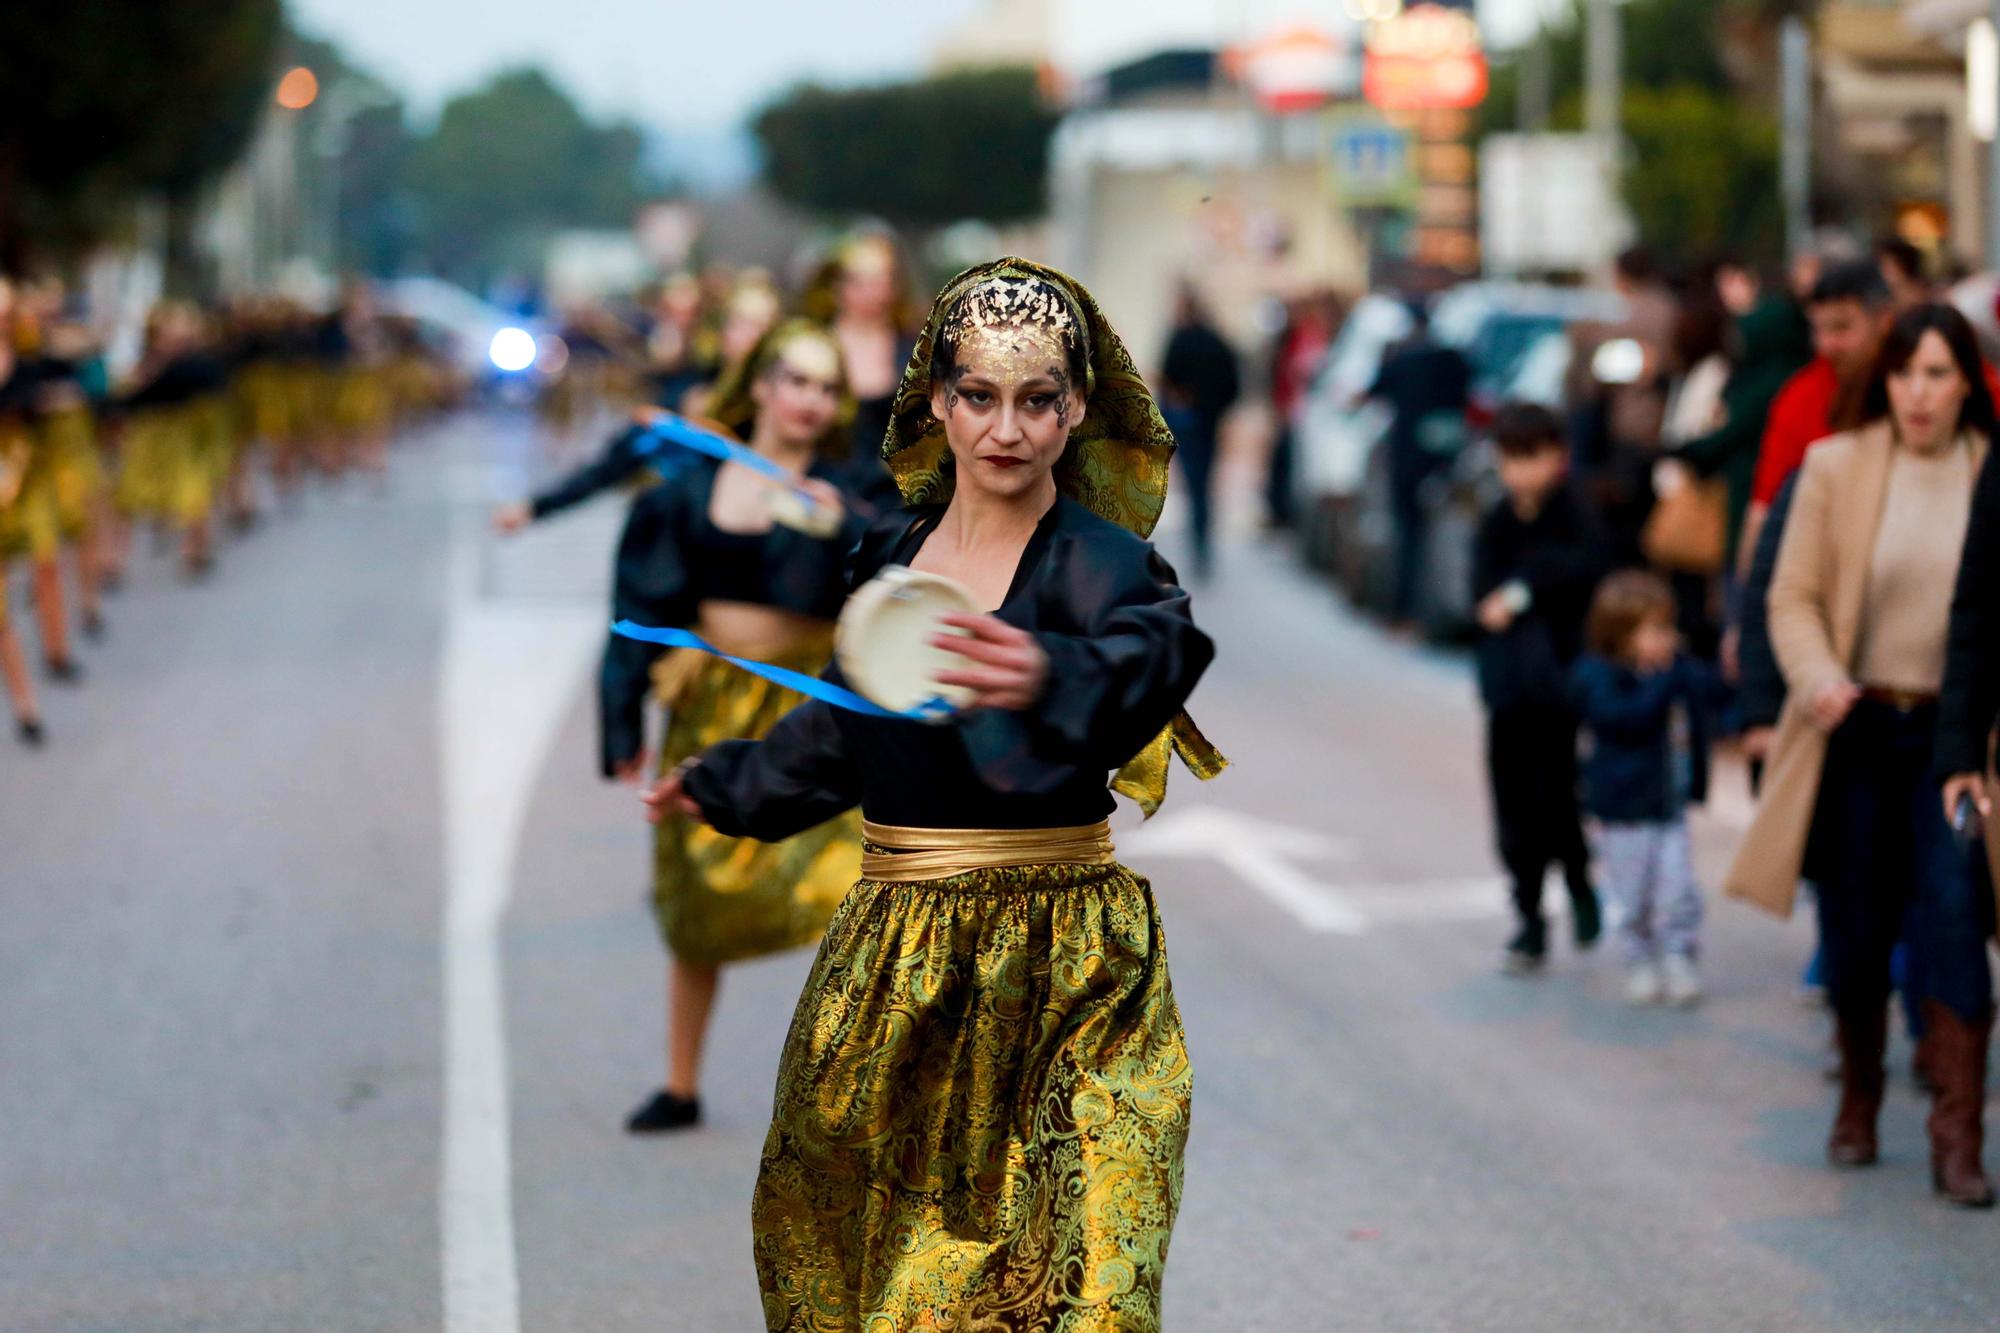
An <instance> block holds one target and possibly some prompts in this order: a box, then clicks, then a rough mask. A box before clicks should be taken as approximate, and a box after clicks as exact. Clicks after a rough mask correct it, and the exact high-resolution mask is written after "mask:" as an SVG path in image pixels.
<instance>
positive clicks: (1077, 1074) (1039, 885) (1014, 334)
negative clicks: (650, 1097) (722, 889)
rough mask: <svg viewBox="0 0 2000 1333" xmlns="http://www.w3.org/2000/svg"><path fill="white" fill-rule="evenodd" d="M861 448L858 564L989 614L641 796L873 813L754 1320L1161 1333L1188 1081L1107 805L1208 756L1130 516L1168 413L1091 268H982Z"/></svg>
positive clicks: (665, 806)
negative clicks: (868, 522) (1086, 277)
mask: <svg viewBox="0 0 2000 1333" xmlns="http://www.w3.org/2000/svg"><path fill="white" fill-rule="evenodd" d="M882 448H883V453H884V456H885V457H886V458H887V459H888V461H889V464H890V467H891V470H892V471H893V472H894V473H895V475H896V478H897V480H898V482H899V483H900V484H901V486H902V488H903V493H904V495H905V496H906V497H907V498H908V499H909V501H910V503H911V505H912V506H913V508H912V509H910V510H906V511H902V512H899V513H896V514H894V515H891V516H889V517H886V518H884V519H882V520H881V521H880V522H878V523H876V524H875V525H874V526H873V527H872V528H871V529H870V530H869V533H868V535H867V536H866V537H865V538H864V539H863V540H862V543H861V545H860V548H859V549H858V551H857V552H856V553H855V556H854V559H853V566H852V577H853V578H854V580H856V581H857V582H858V581H860V580H864V579H868V578H871V577H873V576H874V575H875V574H876V573H877V572H878V571H880V570H882V569H884V568H885V567H887V566H891V565H906V566H909V567H910V568H911V569H913V570H916V571H924V572H929V573H933V574H938V575H942V576H945V577H948V578H952V579H955V580H956V581H958V582H959V583H961V584H963V585H964V586H965V587H966V589H967V591H968V592H969V593H970V594H971V596H972V597H973V599H974V600H975V602H976V604H977V605H979V606H982V607H986V608H990V611H989V612H988V613H986V614H979V615H962V616H951V617H947V618H946V623H947V624H948V625H950V626H951V627H952V628H953V629H954V630H955V631H956V633H951V634H947V635H943V636H941V637H940V638H938V639H937V640H936V643H937V645H938V646H940V647H950V648H952V649H953V650H954V651H956V652H958V653H959V654H961V655H962V656H963V657H965V658H966V659H967V660H966V662H965V664H964V667H963V668H962V669H959V670H952V671H945V672H942V673H940V674H939V675H938V677H937V680H938V681H939V683H940V684H946V685H958V686H962V687H964V688H966V689H968V690H970V691H971V693H972V701H971V703H970V704H969V705H968V706H967V707H966V708H965V709H964V710H963V711H961V712H959V713H958V714H956V715H955V716H954V717H953V718H952V719H951V720H949V721H948V722H944V723H940V724H936V725H931V724H926V723H924V722H917V721H907V720H902V719H895V718H881V717H874V716H868V715H864V714H862V713H859V712H854V711H835V710H834V709H832V708H830V707H829V706H828V705H826V704H824V703H817V702H816V703H810V704H807V705H805V706H803V707H802V708H800V709H798V710H797V711H795V712H793V713H792V714H791V715H790V716H789V717H787V718H786V719H785V720H784V721H782V722H780V723H779V724H778V725H777V726H776V727H774V728H773V729H772V730H771V732H770V733H769V735H768V736H766V738H765V739H764V740H763V742H762V743H758V744H749V743H734V744H728V745H722V746H718V747H716V748H715V749H712V750H710V751H708V753H707V754H705V755H703V756H702V757H701V759H700V760H699V762H697V763H696V764H694V765H692V766H690V767H688V768H686V769H685V770H684V771H683V772H680V773H676V774H673V775H670V776H669V777H668V778H667V779H666V780H665V781H663V782H662V783H661V784H660V785H659V786H658V787H657V788H655V790H654V791H653V792H652V793H651V797H650V799H651V801H652V803H653V804H654V806H655V808H656V809H659V810H672V811H678V812H680V813H681V814H682V815H683V816H685V817H687V818H693V819H700V820H705V821H707V822H709V823H711V824H713V825H714V826H715V827H716V828H717V829H718V830H719V831H721V832H725V833H732V834H740V835H744V836H748V837H754V838H782V837H787V836H790V835H791V834H792V833H794V832H795V831H796V830H798V829H800V828H802V827H805V826H807V825H810V824H813V823H815V822H817V821H820V820H823V819H826V818H828V817H829V816H832V815H835V814H838V813H840V812H842V811H845V810H850V809H852V808H853V807H854V806H855V805H856V804H859V805H860V806H861V807H862V808H863V810H864V812H865V815H866V821H867V822H865V823H864V824H863V837H864V855H863V858H862V868H861V879H860V881H859V882H858V883H857V884H856V885H855V886H854V888H853V889H852V890H851V891H850V892H849V893H848V895H847V897H846V898H845V899H844V900H843V901H842V903H841V906H840V909H839V911H838V912H837V913H836V914H835V916H834V919H833V921H832V923H831V924H830V925H829V926H828V928H827V935H826V940H825V942H824V943H823V944H822V945H821V947H820V953H819V957H818V959H817V960H816V961H815V963H814V965H813V971H812V976H811V978H810V979H809V980H808V981H807V983H806V987H805V993H804V994H803V995H802V996H801V997H800V1000H799V1008H798V1013H797V1016H796V1017H795V1018H794V1019H793V1021H792V1031H791V1036H790V1037H789V1038H788V1039H787V1041H786V1043H785V1053H784V1057H783V1059H782V1061H781V1062H780V1065H779V1069H778V1091H777V1098H776V1106H775V1108H774V1112H773V1118H772V1123H771V1132H770V1135H769V1136H768V1137H767V1138H766V1140H765V1143H764V1158H763V1165H762V1168H761V1170H760V1171H759V1173H758V1177H757V1191H756V1196H755V1202H754V1204H753V1212H752V1218H753V1227H754V1244H755V1253H756V1260H757V1272H758V1277H759V1280H760V1283H761V1285H762V1287H763V1292H764V1317H765V1320H766V1322H767V1324H768V1326H769V1327H770V1328H772V1329H785V1330H792V1331H794V1333H807V1331H808V1330H818V1329H859V1328H881V1329H889V1328H898V1329H919V1328H947V1327H950V1328H981V1329H1000V1328H1010V1329H1028V1328H1034V1329H1045V1330H1055V1329H1071V1330H1081V1329H1085V1328H1092V1329H1122V1330H1128V1333H1139V1331H1140V1330H1151V1331H1154V1333H1156V1331H1157V1330H1158V1328H1159V1327H1160V1281H1161V1276H1162V1273H1163V1271H1164V1267H1165V1262H1166V1253H1167V1241H1168V1237H1169V1234H1170V1233H1171V1231H1172V1228H1173V1222H1174V1213H1175V1210H1176V1208H1177V1207H1178V1205H1179V1202H1180V1193H1181V1155H1182V1150H1183V1148H1184V1146H1185V1144H1186V1140H1187V1130H1188V1105H1189V1089H1190V1076H1189V1071H1188V1060H1187V1050H1186V1047H1185V1045H1184V1043H1183V1040H1182V1035H1181V1022H1180V1013H1179V1011H1178V1010H1177V1009H1176V1007H1175V1005H1174V996H1173V989H1172V986H1171V985H1170V984H1169V982H1168V979H1167V960H1166V954H1165V951H1164V946H1163V945H1162V943H1161V938H1160V924H1159V918H1158V915H1157V914H1156V912H1155V910H1154V905H1153V895H1152V890H1151V889H1150V888H1149V887H1148V886H1147V884H1146V882H1145V881H1144V880H1142V879H1139V878H1137V877H1136V876H1134V875H1133V874H1132V873H1131V872H1130V871H1128V870H1126V869H1125V868H1124V867H1123V866H1121V865H1119V864H1118V863H1117V861H1116V860H1115V859H1114V856H1113V853H1112V849H1111V840H1110V832H1109V829H1108V828H1107V826H1106V824H1105V823H1104V819H1105V816H1106V815H1108V814H1109V813H1110V811H1111V807H1112V799H1111V790H1114V789H1115V790H1117V791H1121V792H1124V793H1126V794H1127V795H1130V796H1132V797H1133V798H1134V799H1136V800H1138V801H1139V803H1140V804H1141V805H1142V806H1144V807H1146V808H1148V809H1151V808H1153V807H1154V806H1156V805H1157V804H1158V802H1159V801H1160V799H1161V798H1162V797H1163V796H1164V794H1165V782H1166V759H1167V753H1168V751H1169V750H1170V749H1171V750H1174V751H1178V752H1179V753H1180V754H1181V756H1182V757H1183V759H1184V760H1186V761H1187V762H1188V763H1189V765H1190V767H1192V768H1193V769H1194V770H1195V771H1196V772H1197V773H1199V774H1201V775H1203V776H1209V775H1212V774H1213V773H1214V772H1215V771H1216V770H1217V769H1219V768H1220V766H1221V759H1220V756H1218V755H1216V754H1215V753H1214V751H1213V750H1211V749H1210V748H1208V746H1207V743H1206V742H1205V741H1203V740H1202V739H1201V736H1200V733H1199V732H1197V731H1195V729H1194V727H1193V724H1192V723H1190V722H1189V721H1188V720H1187V717H1186V715H1185V714H1184V713H1182V712H1181V707H1182V705H1183V703H1184V702H1185V701H1186V699H1187V697H1188V694H1189V692H1190V691H1191V690H1192V689H1193V688H1194V685H1195V682H1196V681H1197V680H1198V679H1199V678H1200V676H1201V674H1202V672H1203V670H1204V669H1205V668H1206V667H1207V665H1208V663H1209V659H1210V657H1211V656H1212V654H1213V651H1214V650H1213V647H1212V645H1211V644H1210V641H1209V639H1208V637H1207V636H1206V635H1204V634H1203V633H1202V632H1201V631H1200V630H1199V629H1197V628H1195V625H1194V621H1193V618H1192V616H1191V615H1190V613H1189V606H1188V596H1187V594H1186V593H1185V592H1183V591H1181V589H1180V588H1179V587H1177V586H1176V580H1175V578H1174V573H1173V571H1172V570H1171V569H1169V568H1168V567H1167V565H1166V563H1165V562H1164V561H1163V560H1161V559H1160V557H1159V555H1158V554H1156V553H1155V552H1154V550H1153V548H1152V547H1151V545H1149V544H1148V543H1147V541H1146V540H1145V538H1146V535H1147V534H1148V533H1150V532H1151V531H1152V528H1153V524H1154V522H1155V521H1156V520H1157V519H1158V517H1159V513H1160V507H1161V504H1162V503H1163V501H1164V500H1165V497H1166V486H1167V467H1168V462H1169V460H1170V458H1171V457H1172V454H1173V436H1172V435H1171V433H1170V432H1169V431H1168V430H1167V426H1166V423H1165V421H1164V420H1162V419H1161V417H1160V413H1159V409H1158V408H1157V407H1156V406H1155V405H1154V402H1153V398H1152V395H1151V394H1150V393H1148V392H1147V391H1146V385H1145V382H1144V381H1143V380H1141V379H1140V377H1139V374H1138V370H1137V368H1136V367H1135V366H1134V365H1133V364H1132V359H1131V356H1130V355H1129V354H1128V352H1127V351H1126V348H1125V345H1124V343H1123V342H1122V341H1121V340H1120V339H1119V337H1118V335H1117V334H1116V333H1115V332H1114V331H1113V330H1112V328H1111V326H1110V324H1109V323H1108V322H1107V321H1106V320H1105V318H1104V316H1103V314H1102V312H1101V311H1099V309H1098V308H1097V304H1096V302H1095V301H1093V300H1092V299H1091V298H1090V295H1089V293H1087V292H1085V291H1084V290H1083V288H1082V287H1080V286H1078V285H1077V284H1076V283H1075V282H1073V281H1072V280H1070V279H1069V278H1066V277H1064V276H1063V275H1062V274H1059V273H1056V272H1054V271H1052V270H1050V269H1045V268H1042V267H1041V266H1039V265H1035V264H1030V263H1028V262H1026V261H1024V260H1018V259H1005V260H1000V261H997V262H995V263H991V264H983V265H981V266H979V267H978V268H974V269H971V270H969V271H967V272H966V273H963V274H961V275H959V277H958V278H957V279H955V280H954V281H953V282H952V283H951V284H950V285H949V286H947V287H946V288H945V290H944V292H943V293H942V294H941V295H940V296H939V298H938V301H937V304H936V306H935V307H934V308H933V310H932V314H931V320H930V324H929V326H928V327H927V328H926V329H925V330H924V332H923V334H922V336H921V337H920V338H919V340H918V342H917V348H916V352H915V354H914V355H913V356H912V357H911V360H910V365H909V368H908V369H907V370H906V371H905V372H904V376H903V381H902V386H901V388H900V389H899V390H898V392H897V395H896V410H895V414H894V416H893V417H892V418H891V423H890V427H889V433H888V437H887V439H886V440H885V442H884V444H883V446H882ZM961 636H963V637H961ZM833 674H834V675H835V676H838V671H837V670H836V671H835V672H834V673H833ZM1121 766H1122V767H1121ZM1114 769H1116V770H1119V775H1118V778H1117V779H1116V781H1115V782H1113V783H1111V784H1109V789H1108V788H1107V782H1106V778H1107V776H1108V775H1109V774H1110V773H1111V772H1112V770H1114Z"/></svg>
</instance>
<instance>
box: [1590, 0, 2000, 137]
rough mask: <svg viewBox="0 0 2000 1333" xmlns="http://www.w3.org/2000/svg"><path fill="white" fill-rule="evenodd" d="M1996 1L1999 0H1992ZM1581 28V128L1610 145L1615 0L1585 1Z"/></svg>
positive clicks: (1616, 90) (1616, 78) (1615, 79)
mask: <svg viewBox="0 0 2000 1333" xmlns="http://www.w3.org/2000/svg"><path fill="white" fill-rule="evenodd" d="M1996 3H2000V0H1996ZM1589 4H1590V8H1589V10H1588V11H1587V12H1586V15H1585V29H1584V56H1583V60H1584V83H1585V90H1584V96H1585V107H1586V112H1585V119H1586V124H1585V128H1586V129H1588V130H1589V131H1590V134H1591V137H1593V138H1595V139H1597V140H1598V141H1599V142H1601V143H1603V144H1605V145H1607V146H1608V147H1614V148H1615V146H1616V145H1617V142H1618V121H1619V116H1618V104H1619V102H1620V101H1621V100H1622V99H1623V97H1624V88H1623V84H1624V71H1623V70H1622V69H1621V67H1620V66H1621V64H1622V60H1621V55H1622V48H1623V46H1624V41H1623V34H1622V32H1621V31H1620V26H1621V25H1620V22H1619V13H1618V2H1617V0H1589Z"/></svg>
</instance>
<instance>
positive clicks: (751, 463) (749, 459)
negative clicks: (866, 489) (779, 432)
mask: <svg viewBox="0 0 2000 1333" xmlns="http://www.w3.org/2000/svg"><path fill="white" fill-rule="evenodd" d="M668 444H677V445H679V446H680V447H681V448H683V449H692V450H693V451H694V452H695V453H698V454H707V455H708V456H709V457H710V458H719V459H721V460H722V461H723V462H725V463H740V464H742V465H743V466H744V467H747V468H749V469H750V470H751V471H752V472H757V473H760V474H762V475H763V476H766V477H769V478H770V479H771V480H772V481H775V482H777V483H778V484H779V485H781V486H784V487H785V488H786V489H788V490H792V491H796V492H797V493H798V494H800V495H803V496H805V497H806V498H807V499H811V498H812V492H810V491H808V490H806V488H805V487H803V486H801V485H799V479H798V478H797V477H795V476H793V475H792V474H791V473H790V472H787V471H786V470H785V469H784V468H783V467H780V466H779V465H778V464H776V463H774V462H772V461H771V460H770V459H768V458H766V457H764V455H762V454H760V453H757V452H755V451H754V450H751V449H746V448H744V447H743V446H742V445H740V444H738V443H737V442H736V441H734V440H731V439H727V438H725V437H723V436H721V435H717V434H716V433H715V432H713V431H707V430H703V429H702V428H701V427H699V426H697V425H695V424H694V423H693V422H692V421H689V420H688V419H687V418H686V417H679V416H675V415H674V414H673V413H671V412H669V413H667V414H665V415H664V416H662V417H660V418H659V420H657V421H655V422H654V423H653V424H652V425H651V426H650V427H648V428H647V430H646V433H645V434H643V435H641V436H640V437H639V438H638V439H637V440H634V441H633V442H632V447H633V449H634V450H635V451H636V452H638V453H640V454H650V453H657V452H658V451H659V449H660V448H661V446H663V445H668Z"/></svg>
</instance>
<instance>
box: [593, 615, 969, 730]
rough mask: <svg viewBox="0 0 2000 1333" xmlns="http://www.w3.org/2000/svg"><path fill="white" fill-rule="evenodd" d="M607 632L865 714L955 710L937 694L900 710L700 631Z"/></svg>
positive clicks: (628, 628) (944, 714)
mask: <svg viewBox="0 0 2000 1333" xmlns="http://www.w3.org/2000/svg"><path fill="white" fill-rule="evenodd" d="M611 632H612V633H613V634H616V635H618V636H619V637H620V638H625V639H637V640H639V641H640V642H641V643H657V644H661V645H663V646H664V647H668V648H693V649H695V650H696V651H698V652H704V653H709V654H711V655H713V656H715V657H719V658H721V659H722V660H723V661H725V662H728V663H731V664H733V665H735V666H739V667H742V668H743V669H744V670H745V671H748V672H749V673H750V674H751V675H753V676H762V677H763V678H764V679H765V680H768V681H772V682H774V683H776V684H779V685H782V686H784V687H785V688H786V689H788V690H796V691H798V692H799V693H800V694H803V695H805V696H806V697H807V698H809V699H818V700H819V701H820V702H822V703H828V704H832V705H833V706H834V707H835V708H845V709H846V710H847V711H849V712H850V713H862V714H866V715H867V716H869V717H889V718H897V719H900V720H902V721H906V722H942V721H944V720H945V719H946V718H948V717H950V716H951V715H952V714H953V713H955V712H956V711H957V710H956V709H955V708H953V707H952V706H951V705H950V704H949V703H947V702H946V701H945V700H944V698H943V697H942V696H938V695H933V696H932V697H931V698H929V699H926V700H925V701H924V702H922V703H920V704H918V705H917V706H916V707H915V708H910V709H905V710H901V711H898V710H897V709H894V708H884V707H882V705H880V704H878V703H875V702H873V701H871V700H868V699H864V698H862V697H861V696H860V695H858V694H856V693H855V692H854V691H853V690H846V689H842V688H841V687H840V686H838V685H833V684H829V683H828V682H826V681H823V680H821V679H820V678H819V677H818V676H808V675H806V674H805V673H804V672H802V671H792V670H789V669H787V668H785V667H781V666H772V665H771V664H770V663H769V662H757V661H752V660H751V659H750V658H747V657H732V656H730V655H729V654H728V653H725V652H723V651H722V650H721V649H720V648H718V647H716V646H715V645H714V644H712V643H710V642H709V641H708V640H706V639H704V638H702V637H701V635H699V634H695V633H693V632H691V631H689V630H684V629H655V628H654V627H653V626H651V625H640V624H635V623H634V622H632V621H630V620H621V621H619V622H618V623H617V624H615V625H613V626H612V627H611Z"/></svg>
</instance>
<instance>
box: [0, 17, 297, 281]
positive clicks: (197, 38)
mask: <svg viewBox="0 0 2000 1333" xmlns="http://www.w3.org/2000/svg"><path fill="white" fill-rule="evenodd" d="M281 24H282V11H281V6H280V3H279V0H69V2H68V3H65V4H62V5H29V4H18V5H10V6H8V7H7V9H6V12H5V17H4V18H0V271H6V272H19V271H20V270H21V269H22V267H23V266H24V265H25V263H26V262H27V256H28V249H29V227H30V224H31V223H33V224H36V225H37V229H38V230H40V231H44V232H56V233H60V234H63V235H66V236H72V237H74V238H75V239H77V240H78V241H81V240H83V239H85V238H87V236H88V235H90V234H93V233H96V232H99V231H101V230H102V229H103V228H105V227H107V226H109V225H111V224H112V220H113V219H114V218H115V217H116V216H117V214H119V213H120V212H122V211H123V209H124V208H125V206H126V205H129V203H130V202H131V200H132V198H134V197H135V196H136V195H138V194H140V193H142V192H145V191H157V192H159V193H160V194H162V195H164V196H165V197H166V199H167V200H168V202H169V204H170V205H180V206H182V207H181V208H179V209H177V210H176V211H178V212H180V213H182V214H184V213H185V207H184V206H185V205H186V204H187V203H188V201H190V200H191V199H192V198H193V196H194V194H195V192H196V191H197V190H198V189H199V188H200V187H201V186H202V185H203V184H204V183H205V182H207V181H208V180H209V179H211V178H212V177H213V176H214V174H215V173H216V172H217V171H219V170H221V169H222V168H223V167H225V166H227V165H228V164H229V163H230V162H232V161H234V160H235V158H236V156H237V155H238V154H239V153H240V152H241V151H242V149H243V146H244V144H245V143H246V142H247V141H248V139H249V136H250V134H251V133H252V131H253V130H254V129H255V127H256V122H257V115H258V112H259V109H260V108H261V106H262V105H263V99H264V97H265V95H266V94H267V92H268V88H269V76H270V71H271V63H272V57H273V54H274V52H275V51H276V49H277V44H278V40H279V35H280V31H281Z"/></svg>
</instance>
